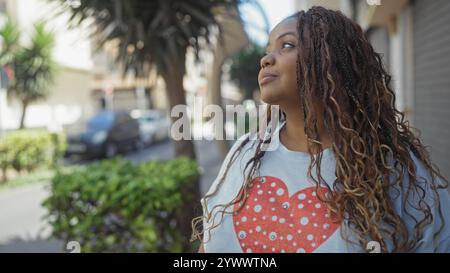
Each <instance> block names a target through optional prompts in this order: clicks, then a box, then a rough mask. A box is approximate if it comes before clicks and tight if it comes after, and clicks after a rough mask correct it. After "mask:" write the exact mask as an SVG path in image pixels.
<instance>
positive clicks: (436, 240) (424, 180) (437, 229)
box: [392, 151, 450, 252]
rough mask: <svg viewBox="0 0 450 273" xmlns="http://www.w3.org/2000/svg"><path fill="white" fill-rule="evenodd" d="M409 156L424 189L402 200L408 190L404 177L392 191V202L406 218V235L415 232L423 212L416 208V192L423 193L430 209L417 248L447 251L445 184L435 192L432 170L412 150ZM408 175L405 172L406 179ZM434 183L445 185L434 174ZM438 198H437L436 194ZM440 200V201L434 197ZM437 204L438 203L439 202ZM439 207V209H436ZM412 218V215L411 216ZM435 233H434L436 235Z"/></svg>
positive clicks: (449, 217) (449, 227)
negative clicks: (400, 184)
mask: <svg viewBox="0 0 450 273" xmlns="http://www.w3.org/2000/svg"><path fill="white" fill-rule="evenodd" d="M410 155H411V158H412V159H413V161H414V163H415V166H416V177H417V181H418V182H417V183H418V184H419V185H420V186H421V187H422V188H423V190H424V191H423V192H421V191H419V192H414V191H412V192H411V193H410V194H409V195H408V200H407V201H408V202H404V197H405V196H404V195H405V194H406V192H407V187H408V182H409V181H405V182H404V183H403V185H402V187H401V189H399V190H398V189H397V190H395V191H393V192H392V194H393V196H395V197H394V198H393V205H394V208H395V209H396V211H397V213H398V214H399V215H400V217H401V218H402V220H403V221H404V222H405V224H406V226H407V229H408V233H409V236H412V234H413V232H414V226H415V224H416V221H415V219H417V220H421V219H423V218H424V214H423V213H422V212H421V211H419V210H417V209H416V207H418V206H419V200H420V198H419V194H420V195H422V194H424V195H423V198H424V200H425V202H426V204H427V205H428V206H430V210H431V213H432V219H431V223H430V224H428V225H426V226H425V228H424V230H423V236H422V238H420V240H419V242H418V244H417V249H416V250H415V251H416V252H450V213H449V211H450V192H449V189H448V188H438V189H437V195H436V194H435V192H434V190H433V189H432V183H431V180H432V178H431V174H430V173H429V171H428V170H427V169H426V168H425V165H424V164H423V162H421V161H420V160H419V159H418V158H417V157H416V156H415V155H414V154H413V153H412V152H411V151H410ZM408 178H409V176H405V179H408ZM435 185H444V183H443V181H442V179H440V178H439V177H435ZM437 196H438V197H439V198H436V197H437ZM438 200H439V203H437V201H438ZM438 204H439V205H440V206H438ZM439 207H440V209H439ZM414 218H415V219H414ZM435 234H437V235H436V236H435Z"/></svg>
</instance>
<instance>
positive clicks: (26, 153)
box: [0, 130, 66, 180]
mask: <svg viewBox="0 0 450 273" xmlns="http://www.w3.org/2000/svg"><path fill="white" fill-rule="evenodd" d="M65 147H66V141H65V136H64V134H63V133H50V132H48V131H45V130H17V131H14V132H11V133H8V134H7V135H6V136H4V137H2V138H1V139H0V167H1V169H2V172H3V178H4V180H6V171H7V170H8V169H14V170H15V171H16V172H19V173H20V172H23V171H27V172H31V171H33V170H35V169H36V168H38V167H48V166H50V165H54V164H55V163H56V161H57V159H58V158H59V157H60V156H61V155H62V154H63V153H64V150H65Z"/></svg>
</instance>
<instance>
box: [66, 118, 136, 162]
mask: <svg viewBox="0 0 450 273" xmlns="http://www.w3.org/2000/svg"><path fill="white" fill-rule="evenodd" d="M139 132H140V131H139V123H138V122H137V121H136V120H135V119H133V118H131V116H130V115H129V114H128V113H127V112H122V111H101V112H98V113H97V114H95V115H94V116H93V117H92V118H90V119H89V120H88V121H87V122H86V123H85V124H84V126H83V129H82V130H81V131H78V132H76V133H73V132H72V133H71V132H68V145H67V152H66V155H67V156H70V155H74V154H76V155H85V156H88V157H106V158H111V157H113V156H115V155H116V154H118V153H120V152H125V151H127V150H131V149H133V148H137V147H138V144H139V141H140V134H139Z"/></svg>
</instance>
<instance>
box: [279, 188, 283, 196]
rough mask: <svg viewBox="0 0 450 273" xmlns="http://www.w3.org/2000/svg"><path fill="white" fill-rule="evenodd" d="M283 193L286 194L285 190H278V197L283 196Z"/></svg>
mask: <svg viewBox="0 0 450 273" xmlns="http://www.w3.org/2000/svg"><path fill="white" fill-rule="evenodd" d="M283 193H284V190H283V189H281V188H280V189H278V190H277V195H278V196H281V195H283Z"/></svg>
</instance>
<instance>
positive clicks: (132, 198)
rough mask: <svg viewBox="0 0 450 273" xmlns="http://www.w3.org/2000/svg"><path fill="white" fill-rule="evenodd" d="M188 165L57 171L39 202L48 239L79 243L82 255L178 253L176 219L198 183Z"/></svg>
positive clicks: (116, 163)
mask: <svg viewBox="0 0 450 273" xmlns="http://www.w3.org/2000/svg"><path fill="white" fill-rule="evenodd" d="M198 175H199V173H198V166H197V163H196V162H195V161H193V160H190V159H187V158H184V157H180V158H177V159H174V160H170V161H148V162H145V163H141V164H139V165H133V164H132V163H131V162H129V161H126V160H123V159H118V158H115V159H112V160H103V161H101V162H97V163H94V164H92V165H88V166H84V167H79V168H78V169H75V170H72V171H59V172H57V174H56V175H55V177H54V179H53V180H52V183H51V186H52V187H51V188H52V192H51V195H50V197H49V198H48V199H47V200H46V201H45V202H44V206H45V207H46V208H47V209H48V211H49V213H48V215H47V219H48V221H49V223H50V224H51V226H52V227H53V235H54V236H55V237H57V238H59V239H62V240H65V241H66V242H68V241H78V242H79V243H80V245H81V251H82V252H179V251H181V239H182V238H181V237H180V236H181V235H180V233H179V231H178V230H177V221H176V217H175V216H176V214H177V213H178V212H180V209H182V207H183V204H184V202H190V199H189V197H186V196H182V195H181V192H182V188H183V187H186V186H189V185H191V184H192V183H193V181H195V180H196V179H197V177H198Z"/></svg>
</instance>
